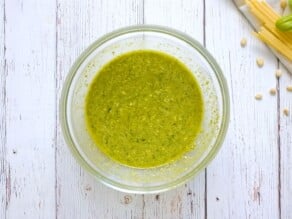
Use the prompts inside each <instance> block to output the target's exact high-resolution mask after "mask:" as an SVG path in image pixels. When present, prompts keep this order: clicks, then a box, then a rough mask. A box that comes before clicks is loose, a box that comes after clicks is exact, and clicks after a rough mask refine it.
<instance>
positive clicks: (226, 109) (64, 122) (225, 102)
mask: <svg viewBox="0 0 292 219" xmlns="http://www.w3.org/2000/svg"><path fill="white" fill-rule="evenodd" d="M135 32H157V33H163V34H167V35H170V36H172V37H175V38H177V39H180V40H182V41H184V42H186V43H187V44H188V45H189V46H191V47H193V48H194V49H195V50H197V52H199V53H200V54H201V55H202V57H204V58H205V60H206V61H207V62H208V64H209V65H210V67H211V68H212V70H213V71H214V73H215V76H216V78H217V80H218V83H219V86H220V91H221V93H222V115H221V116H222V123H221V126H220V130H219V134H218V136H217V139H216V141H215V144H214V147H213V148H212V149H211V150H210V152H209V153H208V155H207V156H206V157H205V159H204V160H203V161H202V162H201V163H200V164H199V165H198V166H197V167H196V168H194V169H193V170H192V171H191V172H190V173H188V174H186V175H184V176H183V177H181V178H179V179H177V180H175V181H172V182H170V183H168V184H163V185H160V186H153V187H143V186H141V187H136V186H128V185H125V184H121V183H118V182H116V181H113V180H111V179H109V178H107V177H105V176H103V175H101V174H100V173H99V172H97V171H95V170H94V169H93V168H92V167H91V166H90V165H89V164H88V163H87V162H86V160H85V159H84V158H83V157H82V156H81V154H80V153H79V152H78V150H77V148H76V146H75V144H74V142H73V140H72V136H71V133H70V131H69V125H68V117H67V101H68V93H69V90H70V86H71V83H72V80H73V78H74V77H75V74H76V72H77V70H78V68H79V67H80V65H81V64H82V63H83V61H84V60H85V59H86V58H87V57H88V56H89V55H90V54H91V53H92V52H93V51H94V50H95V49H96V48H98V47H99V46H101V45H102V44H103V43H105V42H107V41H109V40H111V39H113V38H115V37H118V36H121V35H124V34H128V33H135ZM59 105H60V107H59V110H60V114H59V115H60V122H61V130H62V133H63V136H64V139H65V142H66V144H67V145H68V147H69V149H70V150H71V152H72V154H73V156H74V157H75V159H76V160H77V161H78V163H79V164H80V165H81V167H83V168H84V169H85V170H87V171H88V172H89V173H91V174H92V175H93V176H94V177H95V178H96V179H97V180H98V181H100V182H102V183H103V184H105V185H107V186H109V187H111V188H114V189H116V190H119V191H122V192H127V193H136V194H149V193H160V192H164V191H168V190H171V189H173V188H176V187H178V186H180V185H182V184H184V183H186V182H187V181H188V180H189V179H191V178H192V177H194V176H195V175H197V174H198V173H199V172H200V171H202V170H203V169H205V168H206V167H207V165H208V164H209V163H210V162H211V161H212V160H213V159H214V157H215V156H216V154H217V153H218V151H219V149H220V148H221V146H222V144H223V141H224V138H225V136H226V133H227V129H228V125H229V119H230V99H229V92H228V86H227V82H226V79H225V77H224V75H223V73H222V70H221V69H220V67H219V65H218V64H217V62H216V60H215V59H214V58H213V57H212V55H211V54H210V53H209V52H208V51H207V50H206V49H205V48H204V47H203V46H202V45H201V44H200V43H199V42H198V41H196V40H195V39H193V38H192V37H190V36H188V35H186V34H185V33H183V32H180V31H178V30H174V29H172V28H169V27H163V26H158V25H136V26H128V27H124V28H120V29H117V30H116V31H113V32H110V33H108V34H106V35H104V36H102V37H101V38H99V39H97V40H96V41H95V42H93V43H92V44H91V45H90V46H89V47H87V49H85V50H84V52H82V54H81V55H80V56H79V57H78V58H77V60H76V61H75V62H74V64H73V66H72V67H71V69H70V71H69V73H68V75H67V77H66V80H65V82H64V85H63V88H62V92H61V98H60V104H59Z"/></svg>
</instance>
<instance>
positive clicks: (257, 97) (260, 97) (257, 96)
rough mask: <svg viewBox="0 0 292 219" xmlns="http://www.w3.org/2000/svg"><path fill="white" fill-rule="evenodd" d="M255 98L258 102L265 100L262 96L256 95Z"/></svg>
mask: <svg viewBox="0 0 292 219" xmlns="http://www.w3.org/2000/svg"><path fill="white" fill-rule="evenodd" d="M254 98H255V99H256V100H261V99H263V95H262V94H256V95H255V96H254Z"/></svg>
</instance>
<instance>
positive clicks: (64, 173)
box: [56, 0, 143, 218]
mask: <svg viewBox="0 0 292 219" xmlns="http://www.w3.org/2000/svg"><path fill="white" fill-rule="evenodd" d="M58 2H59V3H58V18H57V24H58V25H57V40H58V44H57V51H58V52H57V63H58V65H57V66H58V67H57V75H58V78H57V80H58V81H57V85H58V100H59V97H60V92H61V87H62V84H63V82H64V78H65V77H66V75H67V73H68V71H69V68H70V66H71V65H72V64H73V62H74V60H75V59H76V58H77V56H78V55H79V54H80V53H81V52H82V50H84V49H85V47H87V46H88V45H89V44H90V43H92V42H93V41H94V40H96V39H97V38H98V37H100V36H101V35H103V34H105V33H107V32H109V31H112V30H114V29H116V28H119V27H122V26H127V25H133V24H138V23H142V22H143V1H141V0H129V1H122V0H120V1H116V0H110V1H108V0H103V1H102V0H100V1H94V0H87V1H79V0H58ZM58 127H60V126H59V125H58ZM57 146H58V148H57V164H56V165H57V216H58V218H97V217H98V218H141V214H142V204H143V203H142V196H139V195H137V196H136V195H127V194H123V193H120V192H117V191H114V190H113V189H109V188H107V187H105V186H103V185H101V184H100V183H98V182H97V181H96V180H95V179H93V177H92V176H90V175H89V174H87V173H86V172H84V171H83V170H82V169H81V168H80V167H79V165H78V164H77V163H76V161H75V160H74V158H73V157H72V155H71V153H70V152H69V150H68V148H67V146H66V145H65V143H64V141H63V137H62V134H61V132H60V129H58V133H57Z"/></svg>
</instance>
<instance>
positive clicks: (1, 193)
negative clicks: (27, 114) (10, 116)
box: [0, 0, 7, 218]
mask: <svg viewBox="0 0 292 219" xmlns="http://www.w3.org/2000/svg"><path fill="white" fill-rule="evenodd" d="M4 17H5V13H4V0H1V1H0V45H1V48H0V68H1V73H0V217H1V218H5V212H6V182H7V181H6V176H7V172H6V170H7V168H6V149H5V148H6V147H5V145H6V116H5V114H6V107H5V106H6V101H5V96H6V94H5V92H6V91H5V81H6V80H5V79H6V72H5V51H4V50H5V46H4V42H5V28H4V22H5V21H4V20H5V19H4Z"/></svg>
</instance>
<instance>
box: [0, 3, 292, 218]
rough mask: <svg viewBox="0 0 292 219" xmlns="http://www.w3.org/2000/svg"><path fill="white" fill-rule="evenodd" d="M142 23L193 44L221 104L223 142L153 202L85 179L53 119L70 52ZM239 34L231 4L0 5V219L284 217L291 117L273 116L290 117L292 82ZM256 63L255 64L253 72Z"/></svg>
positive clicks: (288, 202) (289, 187)
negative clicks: (210, 65) (221, 94)
mask: <svg viewBox="0 0 292 219" xmlns="http://www.w3.org/2000/svg"><path fill="white" fill-rule="evenodd" d="M143 23H145V24H160V25H165V26H170V27H173V28H176V29H179V30H181V31H184V32H186V33H188V34H190V35H191V36H193V37H194V38H196V39H197V40H198V41H200V42H201V43H202V44H204V45H205V46H206V48H207V49H208V50H209V51H210V52H211V53H212V54H213V55H214V56H215V58H216V59H217V60H218V62H219V64H220V65H221V67H222V69H223V71H224V74H225V76H226V78H227V81H228V84H229V88H230V93H231V101H232V102H231V121H230V128H229V132H228V135H227V138H226V141H225V143H224V145H223V147H222V149H221V151H220V152H219V154H218V156H217V157H216V159H215V160H214V161H213V162H212V163H211V165H210V166H209V167H208V168H207V170H206V171H205V172H202V173H201V174H200V175H199V176H197V177H196V178H195V179H193V180H192V181H190V182H188V183H187V184H185V185H184V186H183V187H181V188H178V189H176V190H173V191H170V192H166V193H162V194H155V195H133V194H124V193H121V192H117V191H114V190H112V189H109V188H107V187H105V186H104V185H102V184H100V183H98V182H96V181H95V180H94V179H93V177H92V176H90V175H89V174H87V173H86V172H84V171H83V170H82V169H81V168H80V167H79V165H78V164H77V163H76V161H75V160H74V158H73V157H72V156H71V154H70V152H69V150H68V148H67V146H66V145H65V143H64V140H63V137H62V134H61V132H60V124H59V119H58V101H59V98H60V92H61V88H62V84H63V82H64V78H65V77H66V75H67V73H68V70H69V68H70V66H71V65H72V63H73V62H74V60H75V59H76V57H77V56H78V55H79V54H80V53H81V52H82V51H83V50H84V49H85V48H86V47H87V46H88V45H89V44H90V43H91V42H93V41H94V40H96V39H97V38H98V37H100V36H101V35H103V34H105V33H107V32H109V31H112V30H114V29H116V28H119V27H123V26H127V25H133V24H143ZM251 30H252V29H251V28H250V26H249V25H248V23H247V22H246V21H245V20H244V18H243V17H242V16H241V15H240V14H239V13H238V12H237V10H236V9H235V7H234V6H233V4H232V2H231V0H168V1H166V0H164V1H163V0H0V46H1V47H0V67H1V74H0V89H1V91H0V104H1V105H0V138H1V139H0V140H1V142H0V218H1V219H2V218H3V219H8V218H9V219H10V218H12V219H14V218H15V219H18V218H29V219H34V218H49V219H50V218H68V219H75V218H77V219H79V218H86V219H87V218H88V219H92V218H145V219H146V218H147V219H148V218H149V219H152V218H166V219H169V218H207V219H212V218H214V219H215V218H216V219H217V218H219V219H221V218H223V219H224V218H236V219H241V218H265V219H266V218H271V219H275V218H282V219H291V218H292V115H291V114H290V116H289V117H285V116H284V115H283V113H282V109H283V108H284V107H288V108H290V111H292V93H288V92H286V86H287V85H288V84H292V77H291V75H289V74H288V73H287V72H285V69H283V72H284V75H283V77H282V78H280V80H276V78H275V77H274V71H275V69H277V68H282V66H281V64H280V63H279V62H278V61H277V59H276V58H275V57H274V56H273V55H272V54H271V53H270V52H269V50H268V49H267V48H266V47H265V46H264V45H263V44H262V43H260V42H259V41H257V40H256V39H255V38H254V37H253V36H252V35H251ZM242 37H246V38H247V41H248V44H247V47H246V48H244V49H242V48H241V47H240V40H241V38H242ZM257 57H263V58H264V59H265V66H264V67H263V68H261V69H259V68H258V67H257V66H256V64H255V60H256V58H257ZM272 87H277V89H278V94H277V95H276V96H274V97H273V96H270V95H269V89H270V88H272ZM258 92H260V93H263V100H262V101H255V100H254V95H255V94H256V93H258Z"/></svg>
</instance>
